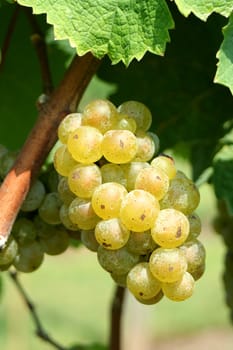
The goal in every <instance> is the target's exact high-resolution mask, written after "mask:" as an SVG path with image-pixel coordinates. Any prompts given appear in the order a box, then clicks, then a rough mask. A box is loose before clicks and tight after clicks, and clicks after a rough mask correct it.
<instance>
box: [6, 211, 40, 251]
mask: <svg viewBox="0 0 233 350" xmlns="http://www.w3.org/2000/svg"><path fill="white" fill-rule="evenodd" d="M11 233H12V235H13V236H14V238H15V240H16V241H17V243H18V244H19V245H22V244H25V243H29V242H32V241H34V240H35V239H36V236H37V229H36V225H35V223H34V222H33V221H31V220H29V219H27V218H24V217H22V218H17V219H16V221H15V223H14V225H13V227H12V230H11Z"/></svg>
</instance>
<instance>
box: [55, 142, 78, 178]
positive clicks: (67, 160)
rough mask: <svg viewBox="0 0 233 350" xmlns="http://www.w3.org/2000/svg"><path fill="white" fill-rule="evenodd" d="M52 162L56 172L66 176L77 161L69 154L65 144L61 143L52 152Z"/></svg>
mask: <svg viewBox="0 0 233 350" xmlns="http://www.w3.org/2000/svg"><path fill="white" fill-rule="evenodd" d="M53 164H54V168H55V169H56V171H57V172H58V174H60V175H62V176H68V175H69V173H70V171H71V170H72V169H73V168H75V167H76V166H77V164H78V163H77V162H76V160H74V158H73V157H72V155H71V154H70V152H69V150H68V148H67V146H66V145H62V146H60V147H59V148H58V149H57V150H56V152H55V154H54V159H53Z"/></svg>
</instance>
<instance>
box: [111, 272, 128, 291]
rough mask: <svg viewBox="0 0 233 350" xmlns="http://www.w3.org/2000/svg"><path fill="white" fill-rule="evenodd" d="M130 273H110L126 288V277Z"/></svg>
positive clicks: (115, 280)
mask: <svg viewBox="0 0 233 350" xmlns="http://www.w3.org/2000/svg"><path fill="white" fill-rule="evenodd" d="M127 275H128V273H124V274H123V275H118V274H116V273H110V276H111V277H112V279H113V281H114V282H115V283H116V284H117V285H118V286H120V287H123V288H126V279H127Z"/></svg>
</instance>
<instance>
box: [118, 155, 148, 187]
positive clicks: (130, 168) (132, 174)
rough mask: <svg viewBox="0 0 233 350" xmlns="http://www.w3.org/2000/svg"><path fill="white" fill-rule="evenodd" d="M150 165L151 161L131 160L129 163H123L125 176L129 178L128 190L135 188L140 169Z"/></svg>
mask: <svg viewBox="0 0 233 350" xmlns="http://www.w3.org/2000/svg"><path fill="white" fill-rule="evenodd" d="M149 166H150V165H149V163H146V162H131V163H128V164H121V168H122V170H123V171H124V174H125V178H126V180H127V186H126V188H127V190H128V191H132V190H134V189H135V180H136V177H137V176H138V173H139V172H140V170H141V169H144V168H147V167H149Z"/></svg>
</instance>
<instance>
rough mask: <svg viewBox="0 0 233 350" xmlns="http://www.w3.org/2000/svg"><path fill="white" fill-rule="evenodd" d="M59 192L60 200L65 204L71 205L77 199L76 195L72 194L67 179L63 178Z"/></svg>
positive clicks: (59, 184) (59, 185) (58, 188)
mask: <svg viewBox="0 0 233 350" xmlns="http://www.w3.org/2000/svg"><path fill="white" fill-rule="evenodd" d="M57 191H58V194H59V197H60V199H61V200H62V202H63V203H65V204H67V205H69V204H70V203H71V202H72V201H73V200H74V199H75V198H76V196H75V194H74V193H73V192H71V190H70V188H69V184H68V179H67V178H66V177H62V178H61V179H60V181H59V183H58V187H57Z"/></svg>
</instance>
